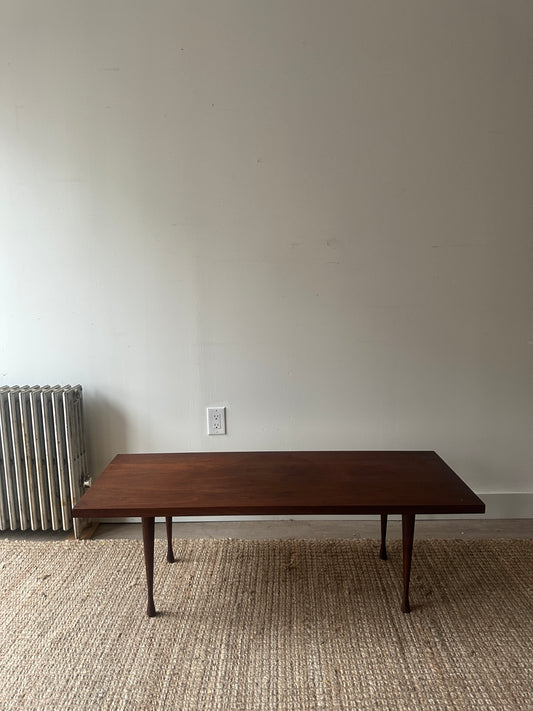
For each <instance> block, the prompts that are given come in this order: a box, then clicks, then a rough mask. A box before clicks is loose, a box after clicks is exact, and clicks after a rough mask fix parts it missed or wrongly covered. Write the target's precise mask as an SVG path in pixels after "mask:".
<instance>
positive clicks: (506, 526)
mask: <svg viewBox="0 0 533 711" xmlns="http://www.w3.org/2000/svg"><path fill="white" fill-rule="evenodd" d="M155 535H156V537H158V538H164V537H165V536H166V533H165V524H163V523H158V524H156V532H155ZM0 536H1V537H2V538H4V539H8V540H21V539H22V540H41V541H42V540H62V539H65V538H69V537H72V531H67V532H64V531H2V533H1V534H0ZM379 536H380V523H379V519H376V520H375V521H368V520H357V519H356V520H350V521H346V520H333V521H332V520H318V521H317V520H311V521H310V520H301V519H298V520H283V521H223V522H219V521H214V522H201V523H189V522H187V523H183V522H182V523H179V522H178V521H177V520H174V524H173V537H174V538H246V539H272V538H379ZM92 537H93V538H96V539H112V538H129V539H140V538H142V531H141V526H140V523H101V524H99V526H98V528H97V529H96V531H95V533H94V534H93V536H92ZM387 537H388V538H401V522H400V521H389V524H388V531H387ZM415 538H533V519H477V520H476V519H455V520H453V519H446V520H443V519H439V520H433V521H427V520H426V521H423V520H421V521H417V522H416V527H415Z"/></svg>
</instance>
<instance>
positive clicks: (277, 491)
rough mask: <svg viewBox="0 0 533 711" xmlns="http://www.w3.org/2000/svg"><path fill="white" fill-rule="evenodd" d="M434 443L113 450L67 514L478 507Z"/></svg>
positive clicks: (442, 511)
mask: <svg viewBox="0 0 533 711" xmlns="http://www.w3.org/2000/svg"><path fill="white" fill-rule="evenodd" d="M484 511H485V504H484V503H483V502H482V501H481V499H479V498H478V497H477V496H476V494H474V492H473V491H472V490H471V489H470V488H469V487H468V486H467V485H466V484H465V483H464V482H463V481H462V480H461V479H460V478H459V476H458V475H457V474H455V472H454V471H453V470H452V469H451V468H450V467H449V466H448V465H447V464H446V463H445V462H444V461H443V460H442V459H441V458H440V457H439V456H438V454H436V453H435V452H429V451H428V452H420V451H416V452H410V451H397V452H385V451H375V452H360V451H355V452H342V451H340V452H339V451H333V452H325V451H317V452H291V451H287V452H195V453H182V454H119V455H117V456H116V457H115V458H114V459H113V460H112V461H111V463H110V464H109V465H108V466H107V467H106V469H105V470H104V471H103V472H102V474H101V475H100V476H99V477H98V478H97V479H96V481H95V482H94V483H93V485H92V486H91V488H90V489H88V491H87V492H86V493H85V494H84V495H83V496H82V497H81V499H80V500H79V501H78V503H77V504H76V505H75V506H74V509H73V516H75V517H78V518H79V517H82V518H83V517H86V518H91V517H99V518H100V517H102V518H106V517H116V516H144V517H150V516H209V515H211V516H219V515H253V514H255V515H272V514H280V515H298V514H300V515H309V514H383V513H389V514H401V513H415V514H416V513H426V514H428V513H434V514H460V513H483V512H484Z"/></svg>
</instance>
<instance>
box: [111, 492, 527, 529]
mask: <svg viewBox="0 0 533 711" xmlns="http://www.w3.org/2000/svg"><path fill="white" fill-rule="evenodd" d="M479 497H480V498H481V499H482V500H483V501H484V502H485V505H486V507H487V510H486V513H484V514H456V515H452V514H425V515H422V514H421V515H419V516H417V518H418V519H419V520H421V521H423V520H433V519H465V518H466V519H469V518H471V519H483V518H485V519H486V518H491V519H504V518H533V494H479ZM377 518H378V516H332V515H325V516H180V517H179V520H180V521H181V522H183V523H200V522H201V521H212V522H214V521H290V520H303V521H315V520H322V521H335V520H342V521H350V520H359V521H365V520H368V521H373V520H375V519H377ZM394 518H399V517H396V516H391V519H394ZM101 520H102V522H108V523H109V521H111V520H112V521H114V522H115V523H133V522H136V521H139V519H138V518H131V517H129V518H114V519H107V518H106V519H101ZM164 520H165V519H164V518H157V519H156V521H158V522H163V521H164Z"/></svg>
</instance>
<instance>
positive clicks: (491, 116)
mask: <svg viewBox="0 0 533 711" xmlns="http://www.w3.org/2000/svg"><path fill="white" fill-rule="evenodd" d="M532 66H533V4H532V3H531V2H529V1H528V0H497V1H496V0H469V2H465V1H464V0H429V1H428V0H401V1H397V0H364V1H361V0H345V1H343V0H328V2H326V1H325V0H323V1H320V2H318V1H316V0H268V2H267V1H266V0H265V1H259V0H258V1H257V2H255V1H254V2H250V0H221V1H220V2H219V1H218V0H217V1H215V0H210V1H202V0H187V1H185V0H172V1H171V0H168V1H167V2H165V1H163V0H156V1H154V0H150V1H149V0H143V1H141V0H84V1H81V0H45V1H42V0H0V240H1V244H0V260H1V268H0V275H1V276H0V384H12V385H13V384H19V385H22V384H26V383H29V384H34V383H39V384H45V383H51V384H54V383H56V382H59V383H66V382H70V383H74V382H80V383H81V384H82V385H83V386H84V389H85V402H86V410H87V418H88V434H89V438H90V447H91V462H92V467H93V469H94V472H95V473H97V472H98V471H100V470H101V468H102V467H103V466H104V465H105V464H106V463H107V461H108V460H109V459H110V458H111V457H112V456H113V455H114V454H115V453H116V452H119V451H129V452H138V451H179V450H209V449H231V450H239V449H293V448H294V449H306V448H307V449H311V448H317V449H328V448H332V449H344V448H346V449H352V448H353V449H360V448H368V449H372V448H377V449H395V448H398V449H404V448H421V449H436V450H437V451H438V452H439V453H440V454H441V455H442V456H443V457H444V458H445V459H446V460H447V461H448V462H449V463H450V464H451V465H452V466H453V467H454V468H456V469H457V471H458V472H459V473H460V474H461V475H462V476H463V477H464V478H465V479H466V481H467V482H468V483H469V484H470V485H471V486H472V487H473V488H474V489H475V490H476V491H478V492H481V493H484V492H485V493H495V492H506V493H524V492H532V491H533V485H532V465H531V459H532V458H531V450H532V441H533V437H532V429H533V428H532V425H533V377H532V376H533V367H532V366H533V322H532V314H533V278H532V277H533V273H532V257H533V240H532V228H533V200H532V187H533V178H532V172H533V170H532V165H533V164H532V148H533V138H532V126H533V89H532V87H533V81H532V75H531V67H532ZM216 404H225V405H227V408H228V435H227V436H226V437H216V438H208V437H207V435H206V432H205V407H206V406H207V405H216ZM531 513H532V514H533V511H532V512H531Z"/></svg>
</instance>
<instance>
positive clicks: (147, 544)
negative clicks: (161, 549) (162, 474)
mask: <svg viewBox="0 0 533 711" xmlns="http://www.w3.org/2000/svg"><path fill="white" fill-rule="evenodd" d="M142 526H143V545H144V563H145V566H146V587H147V592H148V605H147V608H146V614H147V615H148V617H155V614H156V612H155V605H154V529H155V519H154V517H153V516H148V517H143V520H142Z"/></svg>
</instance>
